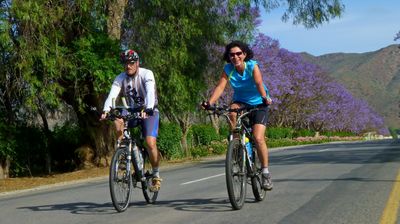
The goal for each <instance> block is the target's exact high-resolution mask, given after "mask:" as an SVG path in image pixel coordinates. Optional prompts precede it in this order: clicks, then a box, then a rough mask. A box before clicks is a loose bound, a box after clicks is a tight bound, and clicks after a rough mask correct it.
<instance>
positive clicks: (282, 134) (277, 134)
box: [266, 127, 295, 139]
mask: <svg viewBox="0 0 400 224" xmlns="http://www.w3.org/2000/svg"><path fill="white" fill-rule="evenodd" d="M266 133H267V136H268V139H281V138H289V139H291V138H293V134H294V133H295V130H294V129H293V128H284V127H269V128H267V131H266Z"/></svg>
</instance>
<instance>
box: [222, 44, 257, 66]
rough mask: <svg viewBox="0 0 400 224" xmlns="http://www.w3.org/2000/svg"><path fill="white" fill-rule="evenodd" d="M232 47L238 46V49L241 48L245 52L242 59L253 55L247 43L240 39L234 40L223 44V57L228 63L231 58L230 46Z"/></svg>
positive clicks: (246, 59) (250, 57) (247, 58)
mask: <svg viewBox="0 0 400 224" xmlns="http://www.w3.org/2000/svg"><path fill="white" fill-rule="evenodd" d="M233 47H238V48H240V50H242V51H243V52H244V53H246V58H245V59H244V60H245V61H248V60H250V59H252V58H253V56H254V54H253V51H252V50H251V49H250V47H249V45H247V44H245V43H243V42H241V41H238V40H234V41H232V42H230V43H229V44H228V45H226V46H225V52H224V56H223V59H224V60H225V61H226V62H228V63H230V62H231V58H230V57H229V52H230V50H231V48H233Z"/></svg>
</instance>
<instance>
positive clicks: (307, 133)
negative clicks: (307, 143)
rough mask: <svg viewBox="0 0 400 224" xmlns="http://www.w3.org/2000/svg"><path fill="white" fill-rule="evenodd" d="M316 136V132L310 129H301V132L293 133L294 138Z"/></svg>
mask: <svg viewBox="0 0 400 224" xmlns="http://www.w3.org/2000/svg"><path fill="white" fill-rule="evenodd" d="M313 136H315V131H312V130H309V129H301V130H296V131H295V132H294V133H293V137H294V138H296V137H313Z"/></svg>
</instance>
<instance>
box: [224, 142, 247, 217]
mask: <svg viewBox="0 0 400 224" xmlns="http://www.w3.org/2000/svg"><path fill="white" fill-rule="evenodd" d="M243 152H244V151H243V146H242V144H241V143H240V140H239V139H233V140H232V141H230V142H229V146H228V151H227V153H226V159H225V177H226V187H227V190H228V196H229V201H230V203H231V205H232V207H233V209H235V210H240V209H241V208H242V207H243V205H244V202H245V198H246V186H247V183H246V179H247V177H246V166H245V163H244V161H243V160H244V159H245V158H244V154H243Z"/></svg>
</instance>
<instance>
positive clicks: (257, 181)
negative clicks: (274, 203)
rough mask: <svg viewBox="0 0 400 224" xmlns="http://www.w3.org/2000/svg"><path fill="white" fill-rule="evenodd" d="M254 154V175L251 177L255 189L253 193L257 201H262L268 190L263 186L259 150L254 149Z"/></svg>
mask: <svg viewBox="0 0 400 224" xmlns="http://www.w3.org/2000/svg"><path fill="white" fill-rule="evenodd" d="M253 149H254V148H253ZM253 156H254V157H253V158H254V164H253V176H252V177H251V188H252V189H253V195H254V197H255V198H256V201H262V200H264V198H265V195H266V193H267V191H266V190H264V189H263V188H262V179H261V175H262V167H261V162H260V159H259V158H258V154H257V150H254V153H253Z"/></svg>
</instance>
